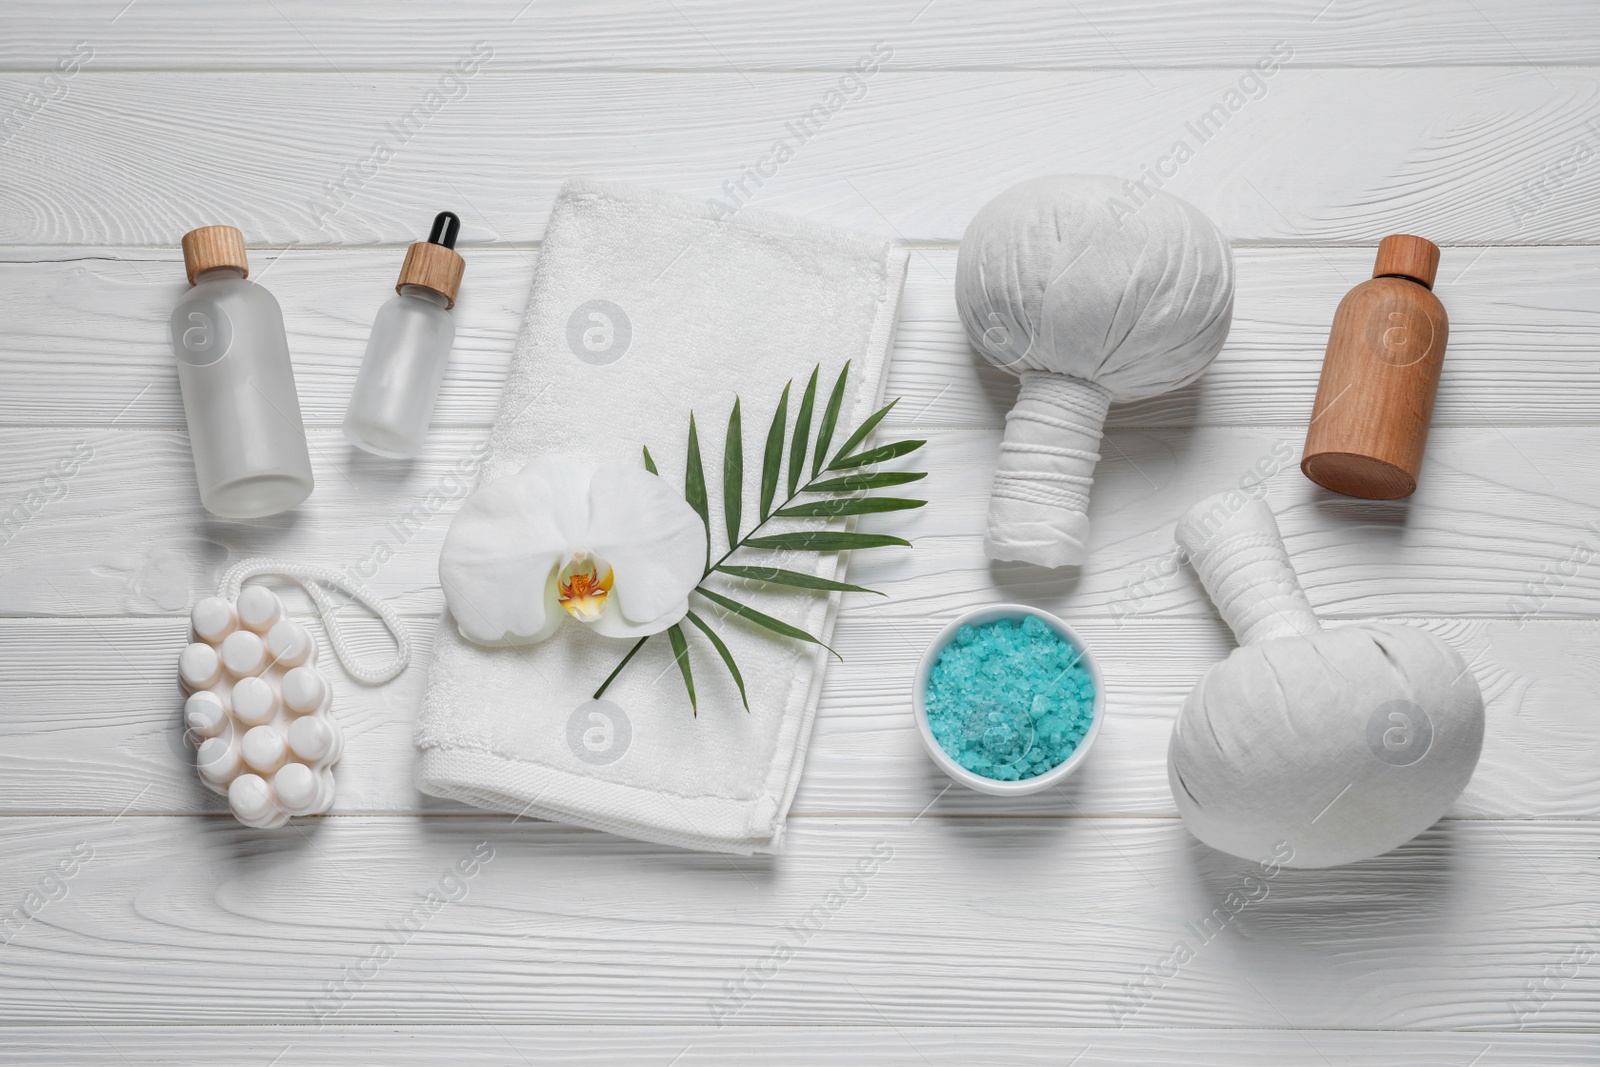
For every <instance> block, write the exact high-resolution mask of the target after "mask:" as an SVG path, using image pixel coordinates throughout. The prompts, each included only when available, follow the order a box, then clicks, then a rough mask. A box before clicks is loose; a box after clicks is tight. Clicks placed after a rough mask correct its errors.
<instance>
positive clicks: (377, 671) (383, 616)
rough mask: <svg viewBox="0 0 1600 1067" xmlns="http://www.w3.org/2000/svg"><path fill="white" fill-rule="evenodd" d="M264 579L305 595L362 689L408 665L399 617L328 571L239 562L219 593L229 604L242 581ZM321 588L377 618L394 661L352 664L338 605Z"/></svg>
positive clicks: (406, 639) (405, 634) (270, 561)
mask: <svg viewBox="0 0 1600 1067" xmlns="http://www.w3.org/2000/svg"><path fill="white" fill-rule="evenodd" d="M264 575H275V576H279V577H283V578H288V579H290V580H292V581H293V582H295V583H296V584H297V585H299V586H300V587H301V588H302V589H304V590H305V591H306V594H307V595H308V596H310V597H311V601H312V603H314V604H315V605H316V606H317V615H318V616H319V617H320V618H321V619H322V627H323V629H324V630H326V631H327V634H328V642H329V643H330V644H332V645H333V654H334V655H335V656H337V657H338V658H339V663H340V664H341V665H343V667H344V669H345V672H346V673H348V674H349V675H350V677H352V678H354V679H355V680H356V681H358V682H360V683H361V684H362V685H382V684H383V683H385V682H387V681H390V680H392V679H393V678H395V677H397V676H398V675H399V674H400V673H401V672H402V671H404V670H405V669H406V667H407V666H408V665H409V664H410V663H411V633H410V631H409V630H407V629H406V625H405V623H403V622H401V621H400V616H399V615H397V614H395V611H394V609H393V608H391V607H390V606H389V605H388V604H386V603H384V602H383V600H382V599H380V598H379V597H378V595H377V594H376V593H374V592H373V591H372V590H370V589H368V588H367V587H366V586H364V585H362V584H361V583H360V582H358V581H356V580H355V579H354V578H351V577H349V576H348V575H346V574H343V573H342V572H340V571H336V570H334V569H333V568H332V567H321V566H317V565H315V564H308V563H291V562H289V561H288V560H281V559H269V558H266V557H257V558H254V559H246V560H241V561H239V562H238V563H235V564H234V565H233V566H232V567H230V568H228V572H227V573H226V574H225V575H223V576H222V586H221V589H220V590H219V592H220V594H221V595H222V596H224V597H226V598H227V599H229V600H237V599H238V597H239V589H240V587H241V586H243V585H244V583H245V582H246V581H248V580H249V579H251V578H257V577H261V576H264ZM324 585H328V586H332V587H333V588H335V589H339V590H342V591H343V592H345V593H348V594H349V595H350V598H351V599H352V600H355V601H357V602H359V603H360V604H362V605H363V606H364V607H365V608H366V609H367V610H368V611H370V612H372V613H373V614H374V615H376V616H377V617H378V619H379V621H381V622H382V623H383V625H384V627H385V628H386V629H388V631H389V633H390V635H391V636H392V637H393V638H394V644H395V654H394V659H392V660H390V661H389V662H388V663H387V664H384V665H383V666H381V667H364V666H362V665H361V664H360V663H358V662H357V661H356V658H355V654H354V653H353V652H351V651H350V646H349V644H348V642H346V640H345V636H344V630H343V629H342V628H341V627H340V625H339V619H338V614H337V613H338V611H339V607H340V605H336V604H334V603H333V601H332V600H330V599H329V598H328V594H327V592H326V591H325V590H324V589H323V586H324Z"/></svg>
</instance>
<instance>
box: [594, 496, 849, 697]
mask: <svg viewBox="0 0 1600 1067" xmlns="http://www.w3.org/2000/svg"><path fill="white" fill-rule="evenodd" d="M821 480H822V478H821V477H820V476H814V477H812V479H811V480H810V481H808V482H806V484H805V485H802V486H801V487H800V488H798V489H796V490H795V491H794V492H792V493H790V494H789V497H788V499H786V500H785V501H784V502H783V503H782V504H780V505H778V507H779V508H786V507H788V506H789V505H790V504H792V503H794V501H795V500H796V499H798V498H799V497H802V496H804V495H805V494H806V491H807V490H809V489H810V488H811V487H812V486H813V485H814V484H816V483H817V482H819V481H821ZM777 511H778V508H774V509H773V513H772V514H771V515H768V516H767V517H766V518H764V519H762V520H761V521H759V522H757V523H756V524H755V525H754V526H752V527H750V529H749V530H747V531H746V532H745V534H744V536H742V537H740V538H739V541H738V543H737V544H734V545H732V546H730V547H729V549H728V551H726V552H724V553H723V554H722V557H721V558H720V559H718V560H717V561H716V562H715V563H710V564H707V566H706V569H705V573H704V574H702V575H700V584H699V585H696V586H695V587H694V589H693V590H692V592H695V593H698V592H700V586H702V585H704V584H705V581H706V579H707V578H709V577H711V572H712V571H714V570H716V569H717V568H718V567H719V566H721V565H722V564H724V563H726V562H728V557H729V556H731V555H733V554H734V553H735V552H737V551H739V549H741V548H743V547H744V545H745V542H747V541H749V540H750V538H752V537H754V536H755V535H756V533H757V532H758V531H760V529H761V528H762V527H763V526H765V525H766V524H767V523H769V522H771V521H772V520H773V519H774V518H776V517H777ZM650 636H651V635H648V634H647V635H646V636H644V637H641V638H639V640H638V641H636V642H635V643H634V646H633V647H632V648H630V649H628V654H627V655H626V656H623V657H622V662H621V663H618V664H617V665H616V667H614V668H613V669H612V671H611V673H610V674H608V675H606V680H605V681H603V682H601V683H600V688H599V689H596V690H595V691H594V699H595V700H599V699H600V698H601V697H602V696H604V695H605V691H606V689H607V688H608V687H609V686H610V685H611V683H612V682H614V681H616V680H617V675H619V674H621V673H622V669H623V668H624V667H626V666H627V665H628V661H629V660H631V659H633V657H634V655H635V654H636V653H637V652H638V651H639V650H640V649H641V648H643V647H644V643H645V642H646V641H648V640H650ZM829 651H832V649H829Z"/></svg>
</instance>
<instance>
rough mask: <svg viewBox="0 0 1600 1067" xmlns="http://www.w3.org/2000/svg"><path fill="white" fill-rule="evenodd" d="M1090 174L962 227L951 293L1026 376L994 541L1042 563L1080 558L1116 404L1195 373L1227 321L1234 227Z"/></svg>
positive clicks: (993, 351)
mask: <svg viewBox="0 0 1600 1067" xmlns="http://www.w3.org/2000/svg"><path fill="white" fill-rule="evenodd" d="M1137 203H1138V206H1137V207H1134V208H1131V209H1130V207H1129V206H1128V201H1127V191H1126V190H1125V188H1124V183H1123V182H1122V181H1120V180H1118V179H1115V178H1108V177H1103V176H1100V175H1092V174H1069V175H1061V176H1057V177H1051V178H1035V179H1033V180H1031V181H1026V182H1023V183H1022V184H1020V185H1016V186H1013V187H1012V188H1010V189H1007V190H1006V191H1005V192H1003V193H1001V194H1000V195H999V196H997V197H995V198H994V199H993V200H991V201H990V202H989V203H988V204H987V205H985V206H984V207H983V209H982V210H981V211H979V212H978V214H977V216H976V217H974V218H973V220H972V222H971V224H970V225H968V226H967V232H966V234H965V235H964V236H963V237H962V239H961V253H960V257H959V259H958V261H957V263H956V306H957V307H958V308H959V309H960V312H961V321H962V323H963V324H965V326H966V329H967V335H968V337H970V338H971V340H972V343H973V344H974V345H975V346H976V347H977V349H978V351H979V352H981V353H982V354H983V357H984V358H985V359H987V360H988V361H989V362H990V363H993V364H994V365H995V366H997V367H1002V368H1004V369H1006V370H1009V371H1011V372H1012V373H1014V374H1016V375H1018V376H1019V377H1020V378H1021V391H1020V394H1019V395H1018V398H1017V403H1016V406H1015V407H1014V408H1013V409H1012V411H1011V413H1010V414H1009V415H1008V416H1007V417H1006V433H1005V441H1004V443H1003V444H1002V445H1001V449H1000V463H999V469H998V470H997V472H996V474H995V479H994V489H993V492H992V494H991V496H990V501H989V531H988V536H987V538H986V539H985V549H986V550H987V551H988V553H989V555H990V556H991V557H992V558H994V559H1013V560H1025V561H1027V562H1029V563H1037V564H1039V565H1041V566H1046V567H1062V566H1066V565H1068V564H1078V563H1082V562H1083V561H1084V557H1085V551H1086V549H1085V544H1086V541H1087V537H1088V531H1089V522H1088V518H1087V516H1086V514H1085V510H1086V509H1087V507H1088V503H1089V488H1090V486H1091V485H1092V484H1093V483H1094V466H1095V463H1096V462H1097V461H1098V460H1099V459H1100V456H1099V453H1098V451H1097V449H1098V447H1099V444H1100V436H1101V427H1102V425H1103V424H1104V422H1105V417H1106V409H1107V408H1108V407H1109V406H1110V405H1111V404H1112V403H1113V402H1122V401H1128V400H1139V399H1142V398H1144V397H1150V396H1156V395H1158V394H1160V393H1165V392H1168V391H1170V390H1173V389H1177V388H1179V387H1181V386H1184V385H1187V384H1189V383H1190V382H1192V381H1194V380H1195V379H1196V378H1198V377H1199V376H1200V373H1201V372H1202V371H1204V370H1205V368H1206V366H1207V364H1209V363H1210V362H1211V360H1212V359H1213V358H1214V357H1215V356H1216V354H1217V352H1218V351H1219V350H1220V349H1221V348H1222V343H1223V341H1224V340H1226V339H1227V336H1228V327H1229V325H1230V324H1231V323H1232V321H1233V254H1232V251H1231V249H1230V248H1229V246H1228V239H1227V238H1226V237H1224V236H1223V235H1222V231H1220V230H1218V229H1217V227H1216V225H1215V224H1213V223H1212V222H1211V220H1210V219H1208V218H1206V216H1205V215H1203V214H1201V212H1200V211H1199V209H1197V208H1195V207H1194V206H1193V205H1191V204H1188V203H1185V202H1184V201H1182V200H1179V199H1178V198H1177V197H1175V196H1171V195H1169V194H1167V193H1163V192H1160V191H1159V190H1153V191H1152V192H1151V195H1150V196H1149V197H1148V198H1145V197H1144V195H1143V193H1142V192H1141V193H1140V196H1139V198H1138V200H1137Z"/></svg>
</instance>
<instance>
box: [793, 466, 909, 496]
mask: <svg viewBox="0 0 1600 1067" xmlns="http://www.w3.org/2000/svg"><path fill="white" fill-rule="evenodd" d="M927 476H928V472H927V471H866V472H862V473H858V474H846V475H845V476H844V477H842V478H829V479H828V480H827V481H825V482H812V483H811V484H810V485H808V486H806V488H805V490H804V491H805V492H807V493H854V492H858V491H860V490H862V489H887V488H889V487H890V486H891V485H905V484H906V483H907V482H919V481H921V480H922V479H924V478H926V477H927Z"/></svg>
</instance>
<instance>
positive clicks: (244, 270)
mask: <svg viewBox="0 0 1600 1067" xmlns="http://www.w3.org/2000/svg"><path fill="white" fill-rule="evenodd" d="M460 227H461V222H460V220H459V219H457V218H456V216H454V215H452V214H450V213H449V212H444V213H442V214H440V215H439V216H438V218H436V219H434V221H433V232H432V233H431V234H430V235H429V237H428V240H427V241H426V242H419V243H417V244H414V245H412V246H411V249H410V251H408V252H407V253H406V260H405V265H404V266H403V267H401V269H400V280H399V282H397V283H396V285H395V291H396V293H397V294H398V295H397V296H395V298H394V299H393V300H391V301H389V303H387V304H385V305H384V306H383V307H382V308H381V309H380V310H379V312H378V318H377V321H376V322H375V323H374V324H373V327H372V338H371V340H370V341H368V342H367V353H366V357H365V359H364V360H363V361H362V366H361V373H360V375H359V376H358V377H357V378H356V388H355V393H354V395H353V396H352V397H351V398H350V410H349V413H348V414H347V415H346V416H345V436H346V437H347V438H348V439H349V440H350V441H351V443H353V444H355V445H357V446H359V447H361V448H364V449H366V450H367V451H369V452H373V453H376V454H377V455H380V456H395V457H402V458H404V457H410V456H415V455H416V454H417V453H418V452H419V451H421V449H422V437H423V434H424V433H425V432H426V431H427V428H428V419H429V418H430V417H431V416H432V414H433V403H434V400H435V399H436V398H437V397H438V395H439V384H440V382H442V381H443V380H444V369H445V362H446V360H447V359H448V358H449V355H450V345H451V343H452V342H453V341H454V340H455V324H454V323H453V322H452V321H451V319H450V314H449V311H450V309H451V308H452V307H454V306H455V302H456V294H457V293H458V292H459V291H460V289H461V274H462V271H463V270H465V268H466V264H465V262H464V261H463V260H462V258H461V256H460V255H459V254H457V253H456V251H455V248H454V246H455V242H456V233H457V231H458V230H459V229H460ZM183 261H184V266H185V268H186V269H187V271H188V275H189V285H190V286H191V288H190V289H189V291H188V292H187V293H185V294H184V296H183V299H182V300H180V301H178V306H177V307H176V308H175V309H174V310H173V312H172V351H173V354H174V355H176V356H177V358H178V383H179V385H180V387H181V388H182V391H183V415H184V419H185V421H186V422H187V423H188V425H189V447H190V449H191V451H192V452H193V453H194V470H195V477H196V478H197V479H198V481H199V483H200V502H201V503H202V504H204V505H205V508H206V510H207V511H209V512H211V513H212V514H213V515H217V516H219V517H221V518H224V519H255V518H263V517H265V516H268V515H276V514H278V513H279V512H281V511H287V510H289V509H290V508H292V507H294V506H295V505H296V504H299V503H300V502H301V501H303V500H305V498H306V497H308V496H310V495H311V489H312V479H311V456H310V453H309V452H308V451H307V449H306V428H305V424H304V423H303V422H302V421H301V418H300V396H299V394H298V393H297V392H296V391H295V385H294V368H293V367H292V366H291V365H290V362H289V342H288V340H287V338H286V337H285V334H284V329H283V312H282V311H281V310H280V309H279V307H278V302H277V301H276V300H275V299H273V296H272V294H271V293H269V292H268V291H267V290H266V288H264V287H263V286H261V285H258V284H256V283H254V282H251V281H250V280H249V278H250V264H249V260H248V259H247V258H246V256H245V250H244V235H243V234H241V233H240V232H239V231H238V230H236V229H234V228H233V227H232V226H202V227H201V228H199V229H197V230H191V231H189V232H188V233H186V234H184V235H183Z"/></svg>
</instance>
